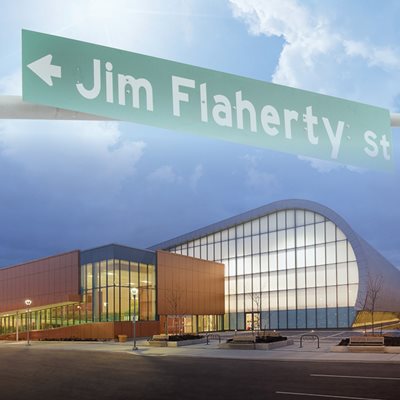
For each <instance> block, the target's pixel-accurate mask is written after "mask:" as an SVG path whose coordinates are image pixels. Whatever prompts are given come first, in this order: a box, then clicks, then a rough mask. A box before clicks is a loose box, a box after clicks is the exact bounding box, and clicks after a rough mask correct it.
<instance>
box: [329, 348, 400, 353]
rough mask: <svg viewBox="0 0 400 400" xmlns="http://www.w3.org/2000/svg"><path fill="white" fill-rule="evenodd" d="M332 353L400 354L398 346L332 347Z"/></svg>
mask: <svg viewBox="0 0 400 400" xmlns="http://www.w3.org/2000/svg"><path fill="white" fill-rule="evenodd" d="M331 352H333V353H393V354H400V346H333V347H331Z"/></svg>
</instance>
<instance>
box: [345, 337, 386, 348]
mask: <svg viewBox="0 0 400 400" xmlns="http://www.w3.org/2000/svg"><path fill="white" fill-rule="evenodd" d="M384 344H385V338H384V337H383V336H352V337H350V343H349V346H384Z"/></svg>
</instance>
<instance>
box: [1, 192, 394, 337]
mask: <svg viewBox="0 0 400 400" xmlns="http://www.w3.org/2000/svg"><path fill="white" fill-rule="evenodd" d="M132 288H136V289H137V296H135V297H134V298H133V297H132V295H131V289H132ZM399 289H400V271H399V270H398V269H396V268H395V267H394V266H393V265H391V264H390V263H389V262H388V261H387V260H386V259H385V258H384V257H383V256H382V255H380V254H379V253H378V252H377V251H376V250H374V249H373V248H372V247H371V246H370V245H369V244H368V243H367V242H365V241H364V240H363V239H362V238H361V237H360V236H359V235H358V234H357V233H355V232H354V231H353V230H352V228H351V227H350V226H349V225H348V224H347V223H346V222H345V221H344V220H343V219H342V218H341V217H340V216H339V215H337V214H336V213H335V212H333V211H332V210H330V209H328V208H326V207H324V206H322V205H320V204H317V203H314V202H310V201H305V200H285V201H279V202H275V203H272V204H269V205H266V206H263V207H260V208H257V209H255V210H252V211H249V212H246V213H244V214H240V215H238V216H236V217H232V218H229V219H226V220H224V221H221V222H218V223H216V224H213V225H210V226H207V227H205V228H202V229H199V230H196V231H194V232H191V233H188V234H185V235H183V236H180V237H177V238H175V239H171V240H168V241H166V242H163V243H161V244H158V245H155V246H153V247H152V248H150V249H148V250H139V249H134V248H130V247H126V246H119V245H114V244H112V245H107V246H102V247H98V248H95V249H91V250H86V251H79V250H75V251H72V252H69V253H65V254H61V255H57V256H52V257H48V258H45V259H41V260H36V261H32V262H28V263H24V264H21V265H17V266H13V267H7V268H3V269H0V338H15V337H16V335H17V331H18V335H19V336H20V337H21V338H24V337H26V332H27V330H28V328H29V331H31V337H33V338H37V339H43V338H50V339H51V338H93V339H95V338H101V339H111V338H114V337H115V336H116V335H118V334H126V335H128V336H132V330H133V324H132V320H133V319H134V317H136V320H137V323H136V327H137V334H138V336H149V335H151V334H154V333H160V332H166V331H168V332H197V331H198V332H204V331H214V330H234V329H238V330H245V329H258V328H262V329H308V328H349V327H352V326H360V325H364V324H366V323H370V322H371V321H370V320H371V315H372V313H371V312H370V311H371V310H373V311H374V313H373V316H374V322H378V323H390V322H392V321H396V320H397V321H398V320H399V316H400V295H399V294H398V293H399V292H400V291H399ZM373 294H374V296H373ZM375 295H376V296H375ZM373 298H374V299H375V300H374V301H371V300H372V299H373ZM26 299H30V300H31V301H32V304H31V305H30V306H29V309H28V308H27V306H26V305H25V300H26ZM372 303H373V304H372Z"/></svg>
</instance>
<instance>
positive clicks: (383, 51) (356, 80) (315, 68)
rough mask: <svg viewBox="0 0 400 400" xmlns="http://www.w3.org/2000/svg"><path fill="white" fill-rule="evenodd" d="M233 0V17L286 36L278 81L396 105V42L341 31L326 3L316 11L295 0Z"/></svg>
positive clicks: (399, 73) (399, 61)
mask: <svg viewBox="0 0 400 400" xmlns="http://www.w3.org/2000/svg"><path fill="white" fill-rule="evenodd" d="M230 2H231V4H232V6H233V12H234V15H235V16H236V17H237V18H240V19H243V20H244V21H245V22H246V23H247V24H248V26H249V31H250V32H251V33H253V34H256V35H262V34H263V35H266V36H278V37H282V38H283V39H284V41H285V44H284V45H283V48H282V51H281V54H280V58H279V63H278V65H277V67H276V70H275V73H274V74H273V76H272V80H273V82H275V83H279V84H284V85H289V86H294V87H298V88H302V89H307V90H312V91H316V92H320V93H325V94H329V95H333V96H339V97H345V98H348V99H349V100H355V101H361V102H365V103H370V104H374V105H378V106H382V107H387V108H394V107H395V99H396V96H397V95H398V94H399V89H398V85H397V83H398V81H399V80H400V68H399V67H400V54H399V51H398V49H397V48H396V47H395V46H390V45H389V44H388V45H385V46H381V45H375V44H373V43H370V42H369V41H366V40H365V41H360V40H358V39H354V38H353V37H350V35H349V34H348V33H347V32H346V31H345V29H341V26H340V19H338V18H337V17H336V19H335V22H333V20H331V19H330V18H332V17H331V12H329V7H328V6H327V7H326V11H324V12H321V11H318V10H321V9H322V6H320V7H319V9H318V10H316V9H313V10H311V7H309V6H307V3H300V2H298V1H295V0H269V1H268V2H266V1H263V0H230ZM308 4H309V3H308ZM372 28H375V27H371V29H372ZM356 29H357V27H356V26H355V27H354V30H356ZM376 33H377V34H378V33H379V32H376Z"/></svg>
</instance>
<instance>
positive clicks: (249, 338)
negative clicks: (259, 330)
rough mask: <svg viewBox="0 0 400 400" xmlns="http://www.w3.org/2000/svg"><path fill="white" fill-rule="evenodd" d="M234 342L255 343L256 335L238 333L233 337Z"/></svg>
mask: <svg viewBox="0 0 400 400" xmlns="http://www.w3.org/2000/svg"><path fill="white" fill-rule="evenodd" d="M232 342H233V343H255V342H256V337H255V336H253V335H237V336H234V337H233V338H232Z"/></svg>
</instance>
